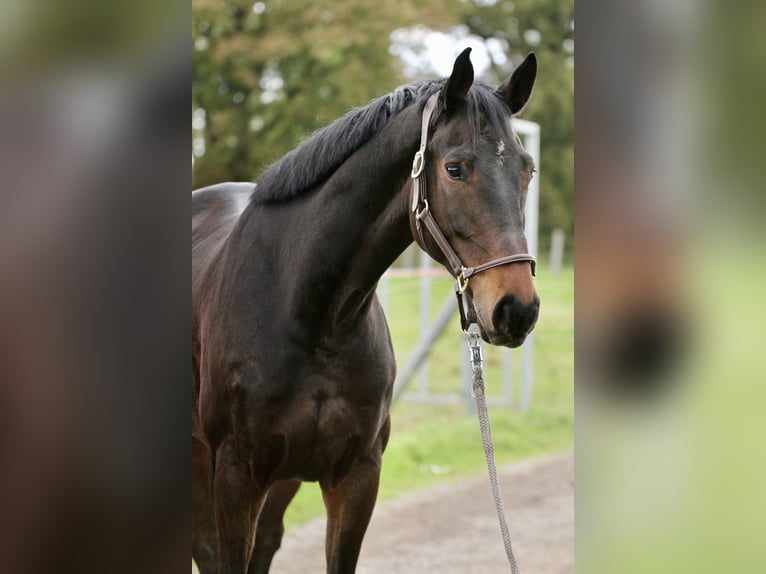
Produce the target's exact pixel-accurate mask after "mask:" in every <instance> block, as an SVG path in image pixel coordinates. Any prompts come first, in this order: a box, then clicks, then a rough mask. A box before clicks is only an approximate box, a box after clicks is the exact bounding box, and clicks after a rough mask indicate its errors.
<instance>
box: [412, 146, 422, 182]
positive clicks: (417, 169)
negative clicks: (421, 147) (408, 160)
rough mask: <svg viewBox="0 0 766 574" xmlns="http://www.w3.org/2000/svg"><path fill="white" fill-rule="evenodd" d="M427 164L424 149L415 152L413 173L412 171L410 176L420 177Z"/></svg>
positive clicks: (413, 177)
mask: <svg viewBox="0 0 766 574" xmlns="http://www.w3.org/2000/svg"><path fill="white" fill-rule="evenodd" d="M425 165H426V159H425V156H424V155H423V152H422V151H417V152H416V153H415V158H414V159H413V160H412V173H410V177H411V178H412V179H415V178H417V177H420V174H421V173H423V168H424V167H425Z"/></svg>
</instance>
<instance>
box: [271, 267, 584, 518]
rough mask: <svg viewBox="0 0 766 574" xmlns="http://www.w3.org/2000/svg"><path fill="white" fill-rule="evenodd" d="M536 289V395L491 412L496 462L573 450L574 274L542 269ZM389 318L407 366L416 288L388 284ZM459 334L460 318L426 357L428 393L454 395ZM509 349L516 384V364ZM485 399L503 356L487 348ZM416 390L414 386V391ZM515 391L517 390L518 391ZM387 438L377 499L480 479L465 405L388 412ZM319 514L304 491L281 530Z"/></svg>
mask: <svg viewBox="0 0 766 574" xmlns="http://www.w3.org/2000/svg"><path fill="white" fill-rule="evenodd" d="M539 269H540V273H539V276H538V278H537V290H538V293H539V294H540V299H541V300H542V306H541V311H540V319H539V320H538V324H537V327H536V329H535V333H536V334H535V350H534V373H535V377H534V388H533V398H532V403H531V406H530V408H529V410H528V411H527V412H526V413H524V414H521V413H520V412H519V411H518V409H517V408H515V407H513V406H512V407H510V408H508V407H497V406H490V409H489V410H490V419H491V423H492V435H493V438H494V442H495V456H496V458H497V461H498V463H508V462H511V461H514V460H518V459H522V458H528V457H532V456H538V455H542V454H545V453H549V452H555V451H558V450H563V449H566V448H569V447H571V446H572V445H573V444H574V430H573V422H574V390H573V379H574V375H573V370H574V352H573V351H574V350H573V345H574V342H573V341H574V287H573V275H574V273H573V270H572V268H571V267H565V268H564V269H563V270H562V271H561V273H560V274H558V275H556V276H551V275H548V274H547V273H546V266H545V265H544V264H542V263H541V264H540V266H539ZM390 281H391V283H390V288H389V289H390V290H389V293H390V305H389V312H388V320H389V325H390V327H391V335H392V338H393V341H394V347H395V350H396V356H397V361H398V363H399V365H400V366H401V365H403V364H404V362H405V361H406V360H407V354H408V352H409V350H411V349H412V347H413V346H414V345H415V343H416V341H417V338H418V336H419V335H420V330H419V317H420V315H419V313H420V311H419V303H418V298H419V293H420V291H419V280H418V279H391V280H390ZM431 283H432V285H431V293H432V295H431V302H432V304H431V307H432V313H435V312H436V311H437V310H438V308H439V307H440V306H441V305H442V302H443V300H444V298H445V297H446V296H447V295H448V294H449V293H452V281H451V280H450V279H433V280H432V282H431ZM461 340H462V334H461V331H460V326H459V322H458V319H457V316H456V317H455V319H454V321H453V325H451V326H450V327H449V328H448V330H447V331H446V332H445V333H444V335H443V336H442V338H441V339H440V340H439V342H438V343H437V344H436V345H435V347H434V349H433V350H432V352H431V354H430V356H429V365H428V373H429V386H430V388H431V392H445V393H446V392H452V393H456V392H458V389H459V388H460V384H461V383H460V381H461V361H462V360H463V355H462V353H461V347H460V341H461ZM517 353H518V351H514V352H513V354H514V361H513V363H514V367H516V369H514V371H513V372H514V375H513V376H514V380H518V372H517V369H518V367H519V364H520V363H521V360H520V357H516V356H515V355H516V354H517ZM484 357H485V372H484V377H485V380H486V382H487V393H488V395H490V396H491V395H493V394H494V395H498V394H500V385H501V364H502V350H500V349H496V348H492V347H489V346H487V345H485V346H484ZM416 384H417V381H416V380H413V381H412V383H411V384H410V387H411V389H414V387H415V385H416ZM518 386H519V385H518V384H517V385H515V386H514V391H518ZM391 417H392V433H391V440H390V442H389V445H388V448H387V450H386V453H385V455H384V456H383V473H382V476H381V484H380V494H379V497H378V501H379V502H380V501H383V500H386V499H390V498H392V497H395V496H399V495H401V494H403V493H404V492H407V491H409V490H413V489H417V488H423V487H427V486H429V485H433V484H436V483H439V482H443V481H445V480H454V479H456V478H460V477H463V476H468V475H474V474H477V473H482V472H485V461H484V451H483V450H482V445H481V436H480V433H479V426H478V422H477V420H476V415H475V414H469V413H468V412H467V411H466V408H465V406H463V405H447V406H434V405H424V404H416V403H409V402H405V401H399V402H398V403H397V404H395V405H394V407H393V409H392V414H391ZM322 514H324V506H323V504H322V498H321V494H320V492H319V488H318V487H317V485H315V484H304V485H303V486H302V487H301V490H300V491H299V493H298V495H297V496H296V498H295V500H294V501H293V502H292V504H291V505H290V507H289V509H288V512H287V515H286V518H285V520H286V523H287V525H288V527H289V526H290V525H296V524H300V523H302V522H305V521H306V520H309V519H311V518H314V517H316V516H320V515H322Z"/></svg>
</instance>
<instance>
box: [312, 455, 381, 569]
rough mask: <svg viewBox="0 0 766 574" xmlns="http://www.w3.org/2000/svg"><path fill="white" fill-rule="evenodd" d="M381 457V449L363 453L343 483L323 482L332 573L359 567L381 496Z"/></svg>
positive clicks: (328, 553)
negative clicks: (364, 543) (376, 501)
mask: <svg viewBox="0 0 766 574" xmlns="http://www.w3.org/2000/svg"><path fill="white" fill-rule="evenodd" d="M380 460H381V454H380V452H378V453H377V454H368V455H363V456H361V457H359V458H358V459H357V460H356V461H355V462H354V464H353V466H352V467H351V469H350V470H349V472H348V474H347V475H346V477H345V478H344V479H343V481H342V482H341V483H340V484H339V485H337V486H335V487H334V488H333V487H332V485H331V484H330V483H322V484H321V486H322V496H323V498H324V503H325V506H326V508H327V537H326V539H325V553H326V555H327V572H328V573H329V574H351V573H353V572H354V571H355V570H356V563H357V560H358V559H359V551H360V550H361V547H362V539H363V538H364V533H365V532H366V530H367V525H368V524H369V522H370V517H371V516H372V510H373V508H374V506H375V499H376V498H377V496H378V483H379V481H380Z"/></svg>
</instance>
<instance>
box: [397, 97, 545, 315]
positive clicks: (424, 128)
mask: <svg viewBox="0 0 766 574" xmlns="http://www.w3.org/2000/svg"><path fill="white" fill-rule="evenodd" d="M438 99H439V92H436V93H435V94H433V95H432V96H431V97H430V98H428V101H427V102H426V105H425V107H424V108H423V120H422V125H421V131H420V149H418V151H417V152H416V153H415V158H414V159H413V161H412V173H411V174H410V177H411V178H412V207H411V210H410V217H414V218H415V225H414V227H415V230H416V231H417V234H416V235H415V237H414V238H415V241H416V242H417V243H418V245H419V246H420V248H421V249H422V250H423V251H425V252H426V253H428V254H429V255H430V256H431V257H433V253H431V252H430V251H429V249H428V247H427V245H426V242H425V238H424V237H423V226H425V227H426V228H427V229H428V232H429V233H430V234H431V237H432V238H433V240H434V241H435V242H436V245H437V246H438V247H439V250H440V251H441V253H442V255H443V256H444V258H445V259H446V260H447V264H448V265H449V271H450V273H452V276H453V277H454V278H455V279H456V283H455V294H456V295H457V299H458V309H459V311H460V323H461V326H462V328H463V330H467V329H468V327H469V325H471V323H475V322H476V316H475V313H474V310H473V305H472V304H471V302H470V295H469V294H467V293H466V289H468V281H469V280H470V279H471V277H473V276H474V275H477V274H478V273H481V272H482V271H486V270H487V269H492V268H493V267H499V266H500V265H508V264H509V263H517V262H519V261H529V263H530V264H531V266H532V275H534V274H535V266H536V260H535V257H534V256H533V255H531V254H529V253H519V254H516V255H506V256H505V257H500V258H498V259H493V260H492V261H489V262H487V263H482V264H481V265H476V266H475V267H466V266H465V265H463V262H462V260H461V259H460V257H459V256H458V254H457V253H455V250H454V249H452V246H451V245H450V244H449V241H447V238H446V237H445V236H444V233H442V230H441V229H440V228H439V225H438V224H437V223H436V220H435V219H434V217H433V215H431V210H430V209H429V207H428V197H427V191H428V190H427V188H426V185H425V178H424V177H423V171H424V169H425V164H426V159H425V153H426V147H427V146H428V130H429V128H430V126H431V120H432V118H433V113H434V110H435V109H436V104H437V102H438ZM421 224H422V225H421ZM434 259H436V258H435V257H434ZM464 294H465V296H466V298H468V300H469V305H468V310H467V311H466V309H465V308H464V306H463V296H464Z"/></svg>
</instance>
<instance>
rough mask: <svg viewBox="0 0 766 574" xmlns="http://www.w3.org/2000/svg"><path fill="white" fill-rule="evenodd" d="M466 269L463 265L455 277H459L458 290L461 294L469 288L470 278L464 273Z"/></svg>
mask: <svg viewBox="0 0 766 574" xmlns="http://www.w3.org/2000/svg"><path fill="white" fill-rule="evenodd" d="M464 269H465V267H463V269H461V270H460V273H458V274H457V277H455V279H457V292H458V293H459V294H460V295H462V294H463V293H465V290H466V289H468V279H466V278H465V276H464V275H463V270H464Z"/></svg>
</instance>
